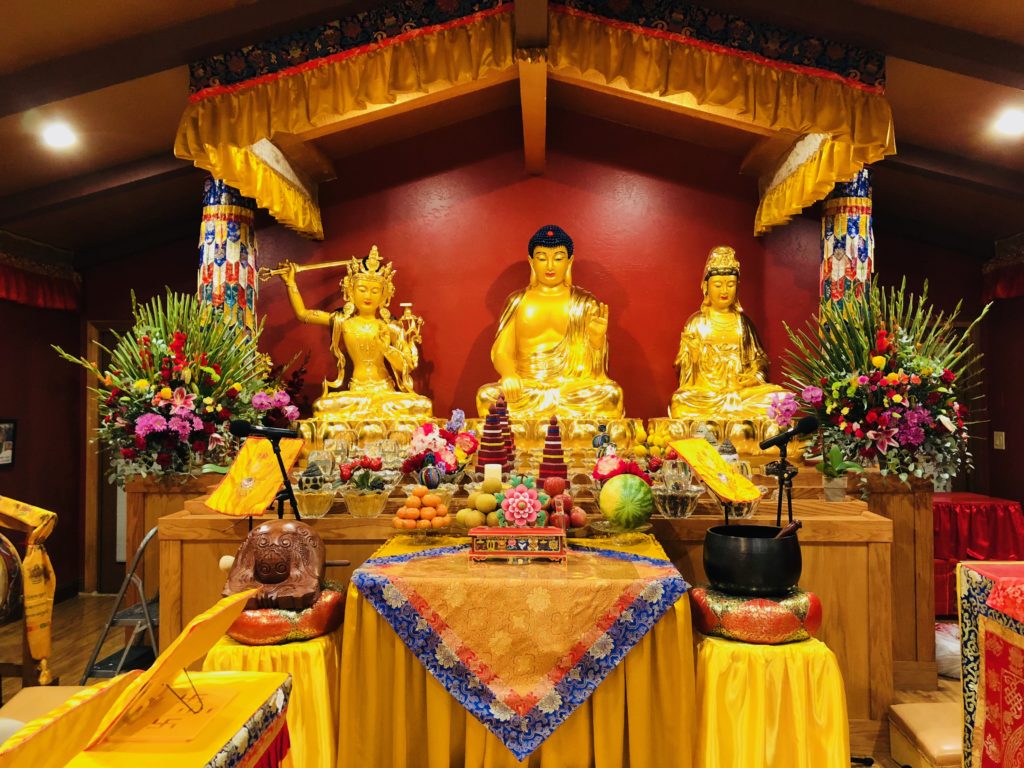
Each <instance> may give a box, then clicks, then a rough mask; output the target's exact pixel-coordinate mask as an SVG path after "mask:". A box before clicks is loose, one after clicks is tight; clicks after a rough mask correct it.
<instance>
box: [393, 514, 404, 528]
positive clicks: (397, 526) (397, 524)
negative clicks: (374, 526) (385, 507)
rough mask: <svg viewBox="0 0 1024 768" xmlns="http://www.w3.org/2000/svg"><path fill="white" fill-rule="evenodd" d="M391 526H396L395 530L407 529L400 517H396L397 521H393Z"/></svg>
mask: <svg viewBox="0 0 1024 768" xmlns="http://www.w3.org/2000/svg"><path fill="white" fill-rule="evenodd" d="M391 524H392V525H394V526H395V528H405V521H404V520H402V518H400V517H398V516H396V517H395V519H394V520H392V521H391Z"/></svg>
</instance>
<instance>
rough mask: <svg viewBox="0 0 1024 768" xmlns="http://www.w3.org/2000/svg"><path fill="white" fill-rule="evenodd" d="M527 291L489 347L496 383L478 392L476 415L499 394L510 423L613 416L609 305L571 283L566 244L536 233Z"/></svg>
mask: <svg viewBox="0 0 1024 768" xmlns="http://www.w3.org/2000/svg"><path fill="white" fill-rule="evenodd" d="M527 252H528V253H529V256H530V270H531V274H530V285H529V286H528V287H527V288H525V289H523V290H521V291H516V292H515V293H513V294H512V295H511V296H509V297H508V300H507V303H506V305H505V311H504V312H502V314H501V320H500V321H499V322H498V333H497V336H496V337H495V339H494V345H493V346H492V347H491V361H492V362H493V363H494V367H495V369H496V370H497V372H498V375H499V376H500V377H501V380H500V381H498V382H496V383H494V384H488V385H486V386H484V387H481V388H480V390H479V391H478V392H477V396H476V405H477V410H478V411H479V413H480V416H481V417H483V416H485V415H486V414H487V410H488V408H489V407H490V406H491V405H492V404H493V403H495V402H496V401H497V399H498V397H499V396H500V395H501V394H502V393H504V395H505V399H506V400H507V402H508V409H509V413H510V414H511V415H512V416H513V417H516V418H526V419H542V420H544V422H545V423H546V422H547V420H548V419H549V418H550V417H551V416H552V415H557V416H559V417H592V418H617V417H621V416H622V389H621V388H620V387H619V385H618V384H616V383H615V382H614V381H612V380H611V379H609V378H608V375H607V373H606V366H607V361H608V339H607V333H608V307H607V305H605V304H601V303H600V302H598V301H597V299H595V298H594V297H593V296H592V295H590V294H589V293H587V292H586V291H584V290H581V289H580V288H577V287H576V286H574V285H573V284H572V264H573V244H572V238H570V237H569V235H568V234H566V233H565V231H564V230H562V229H561V228H560V227H556V226H554V225H549V226H546V227H541V228H540V229H539V230H538V231H537V233H536V234H535V235H534V236H533V237H532V238H531V239H530V242H529V246H528V249H527Z"/></svg>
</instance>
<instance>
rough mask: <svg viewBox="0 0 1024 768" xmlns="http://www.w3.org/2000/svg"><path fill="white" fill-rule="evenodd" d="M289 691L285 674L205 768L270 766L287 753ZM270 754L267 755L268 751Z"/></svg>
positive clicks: (289, 679) (290, 688)
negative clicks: (277, 686) (279, 685)
mask: <svg viewBox="0 0 1024 768" xmlns="http://www.w3.org/2000/svg"><path fill="white" fill-rule="evenodd" d="M291 694H292V679H291V677H288V678H287V679H286V680H285V681H284V682H283V683H282V684H281V687H280V688H278V689H277V690H276V691H274V692H273V693H272V694H271V695H270V698H269V699H267V700H266V701H265V702H263V704H261V705H260V707H259V709H257V710H256V711H255V712H254V713H253V715H252V717H250V718H249V719H248V720H247V721H246V723H245V725H243V726H242V728H241V730H239V731H238V733H237V734H235V736H234V737H233V738H232V739H231V741H229V742H228V743H227V744H225V745H224V747H223V748H222V749H221V750H220V751H219V752H218V753H217V754H216V755H214V756H213V759H212V760H210V762H208V763H207V764H206V768H271V766H276V765H279V764H280V763H279V759H276V758H283V757H284V755H285V754H286V753H287V752H288V746H289V738H288V725H287V722H286V720H285V712H286V711H287V709H288V699H289V697H290V696H291ZM268 753H269V754H268Z"/></svg>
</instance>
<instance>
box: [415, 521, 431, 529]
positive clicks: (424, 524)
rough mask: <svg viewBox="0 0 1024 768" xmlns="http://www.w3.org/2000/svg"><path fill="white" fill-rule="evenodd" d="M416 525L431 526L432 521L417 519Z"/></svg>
mask: <svg viewBox="0 0 1024 768" xmlns="http://www.w3.org/2000/svg"><path fill="white" fill-rule="evenodd" d="M416 527H417V528H429V527H430V521H429V520H417V521H416Z"/></svg>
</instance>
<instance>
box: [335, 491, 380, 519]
mask: <svg viewBox="0 0 1024 768" xmlns="http://www.w3.org/2000/svg"><path fill="white" fill-rule="evenodd" d="M341 495H342V498H344V499H345V506H346V507H347V508H348V511H349V514H350V515H352V517H380V516H381V514H382V513H383V512H384V507H386V506H387V503H388V496H390V495H391V493H390V491H388V490H386V489H385V490H383V491H371V492H370V493H361V492H359V491H342V492H341Z"/></svg>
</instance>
